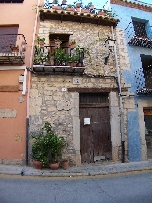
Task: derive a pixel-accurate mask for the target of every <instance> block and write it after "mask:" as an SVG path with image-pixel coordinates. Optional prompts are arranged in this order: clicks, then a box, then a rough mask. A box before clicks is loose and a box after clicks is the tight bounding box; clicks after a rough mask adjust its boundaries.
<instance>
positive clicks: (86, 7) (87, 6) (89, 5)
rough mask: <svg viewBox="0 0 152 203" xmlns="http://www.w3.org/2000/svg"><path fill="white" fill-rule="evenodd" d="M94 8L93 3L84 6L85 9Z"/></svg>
mask: <svg viewBox="0 0 152 203" xmlns="http://www.w3.org/2000/svg"><path fill="white" fill-rule="evenodd" d="M91 6H92V2H89V3H88V4H87V5H85V6H84V8H85V9H90V7H91Z"/></svg>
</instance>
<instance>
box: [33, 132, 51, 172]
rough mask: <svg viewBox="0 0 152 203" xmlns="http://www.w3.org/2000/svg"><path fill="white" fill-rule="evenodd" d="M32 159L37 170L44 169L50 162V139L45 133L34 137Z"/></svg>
mask: <svg viewBox="0 0 152 203" xmlns="http://www.w3.org/2000/svg"><path fill="white" fill-rule="evenodd" d="M32 140H34V141H33V143H32V159H33V165H34V166H35V168H37V169H42V167H43V166H44V165H45V164H46V163H47V162H48V153H49V142H48V141H49V139H48V135H45V134H44V133H43V131H40V132H39V133H36V134H34V135H32Z"/></svg>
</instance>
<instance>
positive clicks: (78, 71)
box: [33, 65, 85, 75]
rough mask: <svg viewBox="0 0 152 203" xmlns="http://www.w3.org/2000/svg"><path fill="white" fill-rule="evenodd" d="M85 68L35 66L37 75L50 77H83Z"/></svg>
mask: <svg viewBox="0 0 152 203" xmlns="http://www.w3.org/2000/svg"><path fill="white" fill-rule="evenodd" d="M84 70H85V67H71V66H46V65H33V71H34V72H36V73H43V74H50V75H63V74H64V75H82V74H83V72H84Z"/></svg>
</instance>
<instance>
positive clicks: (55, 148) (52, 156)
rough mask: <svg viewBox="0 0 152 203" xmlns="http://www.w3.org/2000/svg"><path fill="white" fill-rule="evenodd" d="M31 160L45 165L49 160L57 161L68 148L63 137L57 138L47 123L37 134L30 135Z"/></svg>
mask: <svg viewBox="0 0 152 203" xmlns="http://www.w3.org/2000/svg"><path fill="white" fill-rule="evenodd" d="M32 139H33V144H32V159H33V160H35V161H40V162H41V163H42V164H43V165H45V164H46V163H47V162H48V161H49V160H50V161H51V162H55V161H57V160H58V159H59V158H60V157H61V156H62V150H63V148H65V147H66V146H68V144H67V142H66V139H65V138H64V137H63V136H57V135H56V134H55V132H54V131H53V130H52V126H51V124H50V123H49V122H46V123H45V124H44V127H43V128H42V129H41V131H40V132H39V133H36V134H34V135H32Z"/></svg>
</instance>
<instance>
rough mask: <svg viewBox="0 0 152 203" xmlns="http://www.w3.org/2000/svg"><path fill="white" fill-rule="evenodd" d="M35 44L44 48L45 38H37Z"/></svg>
mask: <svg viewBox="0 0 152 203" xmlns="http://www.w3.org/2000/svg"><path fill="white" fill-rule="evenodd" d="M37 43H38V44H39V45H40V47H44V44H45V38H44V37H42V38H41V37H38V38H37Z"/></svg>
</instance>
